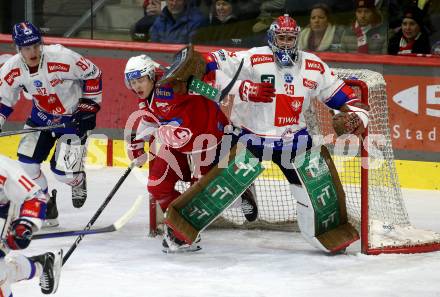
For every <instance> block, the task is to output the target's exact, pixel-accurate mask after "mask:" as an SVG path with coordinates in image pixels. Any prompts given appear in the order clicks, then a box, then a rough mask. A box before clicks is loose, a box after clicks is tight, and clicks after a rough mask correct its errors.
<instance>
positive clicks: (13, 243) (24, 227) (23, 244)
mask: <svg viewBox="0 0 440 297" xmlns="http://www.w3.org/2000/svg"><path fill="white" fill-rule="evenodd" d="M33 227H34V224H33V223H32V222H30V221H28V220H25V219H17V220H15V221H13V222H12V224H11V229H10V230H9V232H8V235H6V243H7V245H8V246H9V248H10V249H11V250H22V249H25V248H27V247H28V245H29V244H30V243H31V239H32V233H33V230H32V229H33Z"/></svg>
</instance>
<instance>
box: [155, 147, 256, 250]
mask: <svg viewBox="0 0 440 297" xmlns="http://www.w3.org/2000/svg"><path fill="white" fill-rule="evenodd" d="M225 165H226V168H225ZM261 172H263V168H262V166H261V164H260V162H259V161H258V159H256V158H255V157H254V156H253V155H252V153H251V152H249V151H248V150H247V149H245V148H243V147H242V146H240V145H236V146H234V147H233V148H232V149H231V152H230V154H229V155H228V156H226V157H225V158H224V159H223V160H222V161H221V162H220V163H219V164H217V165H216V166H215V167H214V168H212V169H211V170H210V171H209V172H208V173H207V174H206V175H204V176H203V177H202V178H201V179H200V180H199V181H198V182H197V183H195V184H193V185H192V186H191V187H190V188H189V189H188V190H186V191H185V192H184V193H183V194H182V195H180V196H179V197H178V198H177V199H176V200H174V201H173V202H172V203H171V204H170V206H169V207H168V209H167V212H166V213H165V220H164V223H165V224H166V225H167V226H169V227H170V228H171V229H173V231H174V234H175V236H176V237H177V238H179V239H181V240H183V241H185V242H186V243H188V244H192V243H193V242H194V241H196V239H197V237H198V235H199V233H200V232H201V231H203V230H204V229H205V228H206V227H208V226H209V225H210V224H211V223H212V222H213V221H214V220H215V219H216V218H217V217H218V216H220V215H221V213H222V212H223V211H224V210H225V209H227V208H228V207H229V206H231V205H232V204H233V203H234V202H235V201H236V200H237V199H238V198H239V197H240V196H241V194H242V193H243V192H244V191H245V190H246V189H247V188H248V187H249V186H250V185H251V184H252V182H253V181H254V180H255V179H256V178H257V177H258V176H259V175H260V173H261Z"/></svg>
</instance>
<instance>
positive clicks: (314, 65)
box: [305, 59, 325, 74]
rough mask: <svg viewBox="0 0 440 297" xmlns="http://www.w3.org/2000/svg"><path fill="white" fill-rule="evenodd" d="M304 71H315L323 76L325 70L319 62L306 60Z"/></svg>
mask: <svg viewBox="0 0 440 297" xmlns="http://www.w3.org/2000/svg"><path fill="white" fill-rule="evenodd" d="M305 62H306V70H315V71H319V72H320V73H321V74H324V72H325V69H324V65H323V64H322V63H321V62H319V61H315V60H309V59H306V60H305Z"/></svg>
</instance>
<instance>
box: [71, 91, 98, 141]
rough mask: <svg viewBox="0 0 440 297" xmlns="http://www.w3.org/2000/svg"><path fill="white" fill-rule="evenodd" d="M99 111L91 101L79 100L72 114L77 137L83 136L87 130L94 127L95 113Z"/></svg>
mask: <svg viewBox="0 0 440 297" xmlns="http://www.w3.org/2000/svg"><path fill="white" fill-rule="evenodd" d="M100 109H101V107H100V106H99V104H98V103H96V102H95V101H93V100H90V99H86V98H81V99H80V100H79V104H78V107H77V109H76V111H75V113H74V114H73V121H74V122H75V123H76V124H77V129H78V133H79V135H84V134H85V133H86V132H87V131H88V130H93V129H95V127H96V113H97V112H98V111H99V110H100Z"/></svg>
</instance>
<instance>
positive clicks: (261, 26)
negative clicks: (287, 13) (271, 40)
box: [252, 0, 286, 33]
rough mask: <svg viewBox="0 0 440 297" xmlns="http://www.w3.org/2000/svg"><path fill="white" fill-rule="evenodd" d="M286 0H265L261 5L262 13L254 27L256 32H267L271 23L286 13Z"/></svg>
mask: <svg viewBox="0 0 440 297" xmlns="http://www.w3.org/2000/svg"><path fill="white" fill-rule="evenodd" d="M285 2H286V1H285V0H263V2H262V3H261V5H260V15H259V16H258V18H257V20H258V22H257V23H255V25H254V26H253V27H252V31H254V32H255V33H260V32H264V33H266V31H267V29H269V26H270V24H272V22H273V21H274V20H275V19H276V18H277V17H279V16H280V15H282V14H283V13H284V8H285V7H284V6H285Z"/></svg>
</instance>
